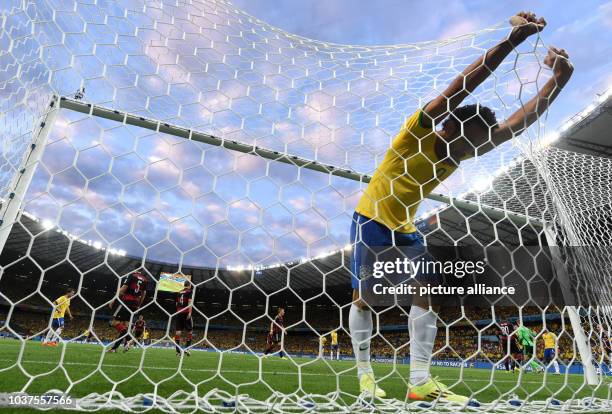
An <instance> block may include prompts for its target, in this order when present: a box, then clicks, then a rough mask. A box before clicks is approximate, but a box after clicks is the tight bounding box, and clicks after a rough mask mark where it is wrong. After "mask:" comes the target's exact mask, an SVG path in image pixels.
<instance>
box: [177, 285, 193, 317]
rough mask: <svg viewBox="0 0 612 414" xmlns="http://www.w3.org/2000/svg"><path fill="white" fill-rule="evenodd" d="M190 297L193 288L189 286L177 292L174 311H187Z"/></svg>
mask: <svg viewBox="0 0 612 414" xmlns="http://www.w3.org/2000/svg"><path fill="white" fill-rule="evenodd" d="M192 297H193V290H192V289H191V288H184V289H181V290H180V291H179V292H177V294H176V298H175V304H176V311H177V312H179V313H181V312H187V311H188V309H189V301H190V300H191V299H192Z"/></svg>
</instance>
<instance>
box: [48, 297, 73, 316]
mask: <svg viewBox="0 0 612 414" xmlns="http://www.w3.org/2000/svg"><path fill="white" fill-rule="evenodd" d="M55 303H56V305H55V308H54V310H53V316H52V317H53V319H57V318H63V317H64V314H65V313H66V310H67V309H68V308H69V307H70V298H69V297H68V296H66V295H64V296H60V297H59V298H57V299H55Z"/></svg>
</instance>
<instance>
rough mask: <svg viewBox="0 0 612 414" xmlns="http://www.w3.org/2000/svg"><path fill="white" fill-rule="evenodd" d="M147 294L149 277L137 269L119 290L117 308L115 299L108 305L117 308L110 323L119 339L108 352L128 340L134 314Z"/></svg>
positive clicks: (113, 350) (114, 350)
mask: <svg viewBox="0 0 612 414" xmlns="http://www.w3.org/2000/svg"><path fill="white" fill-rule="evenodd" d="M146 294H147V277H146V276H145V275H144V274H142V273H140V272H138V271H136V272H134V273H132V274H130V275H129V276H128V277H127V279H126V281H125V283H124V284H123V285H121V287H120V288H119V290H118V291H117V297H118V298H119V303H118V304H117V307H116V308H115V299H113V300H112V301H111V303H110V304H109V305H108V306H109V307H110V308H111V309H113V308H115V312H114V313H113V319H112V321H111V323H110V325H111V326H112V327H114V328H115V329H116V330H117V334H118V335H117V339H115V343H114V344H113V347H112V348H111V349H109V350H108V352H116V351H117V348H119V345H121V343H122V342H123V341H126V342H127V341H128V338H129V334H128V329H129V326H130V320H131V319H132V315H133V314H134V313H136V312H137V311H138V309H139V308H140V306H141V305H142V303H143V302H144V299H145V297H146Z"/></svg>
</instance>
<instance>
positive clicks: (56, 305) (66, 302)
mask: <svg viewBox="0 0 612 414" xmlns="http://www.w3.org/2000/svg"><path fill="white" fill-rule="evenodd" d="M75 293H76V290H74V289H72V288H70V289H68V290H67V291H66V293H65V294H64V295H62V296H60V297H59V298H57V299H55V300H54V301H53V314H52V315H51V327H50V328H49V330H48V331H47V336H46V337H45V339H44V340H43V342H42V344H43V345H45V346H57V341H59V340H61V339H62V337H61V334H62V331H63V330H64V316H65V315H66V314H68V317H69V318H70V319H71V320H72V314H71V313H70V298H72V297H73V296H74V294H75ZM55 338H57V340H56V339H55Z"/></svg>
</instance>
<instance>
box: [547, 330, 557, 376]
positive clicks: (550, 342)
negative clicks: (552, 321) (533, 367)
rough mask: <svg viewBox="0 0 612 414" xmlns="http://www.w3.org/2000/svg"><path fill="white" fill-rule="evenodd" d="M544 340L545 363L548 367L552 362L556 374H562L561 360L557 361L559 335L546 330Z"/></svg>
mask: <svg viewBox="0 0 612 414" xmlns="http://www.w3.org/2000/svg"><path fill="white" fill-rule="evenodd" d="M542 339H543V340H544V363H545V364H546V366H547V367H549V366H550V364H551V363H552V365H553V367H554V368H555V374H557V375H560V374H561V372H560V371H559V362H558V361H557V358H556V356H557V335H555V334H554V333H552V332H550V331H548V330H546V331H544V333H543V334H542Z"/></svg>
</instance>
